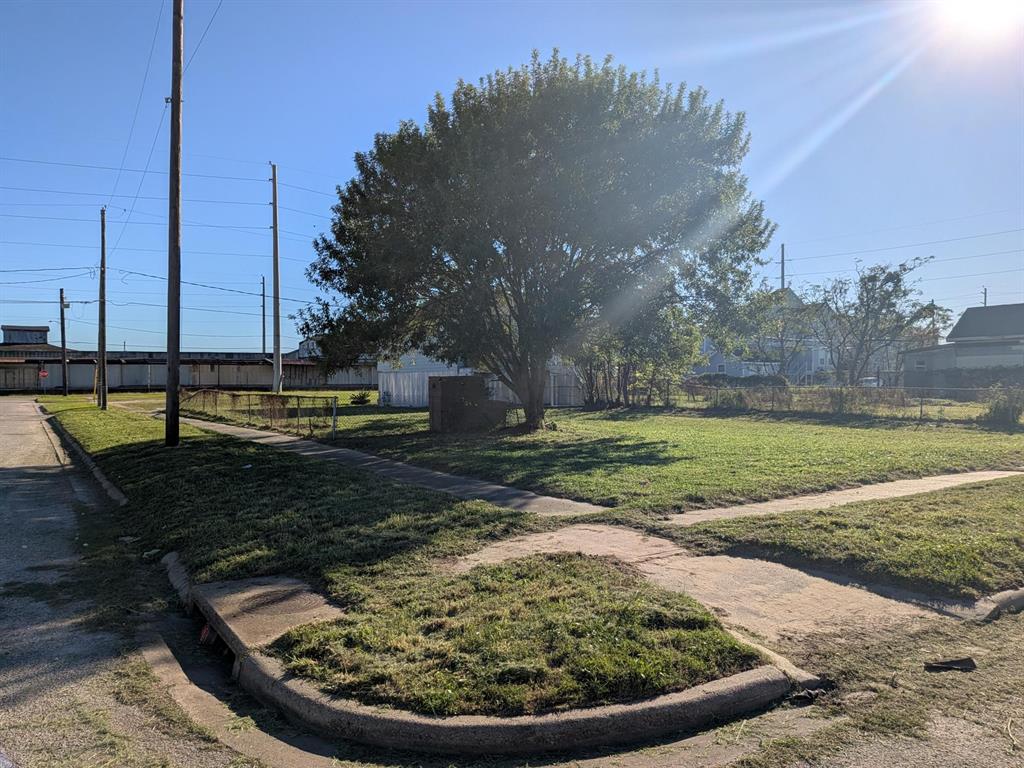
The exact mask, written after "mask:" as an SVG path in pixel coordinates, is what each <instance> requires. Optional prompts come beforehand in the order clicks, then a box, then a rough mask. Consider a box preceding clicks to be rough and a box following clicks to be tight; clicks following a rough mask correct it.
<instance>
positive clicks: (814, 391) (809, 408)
mask: <svg viewBox="0 0 1024 768" xmlns="http://www.w3.org/2000/svg"><path fill="white" fill-rule="evenodd" d="M1007 397H1010V398H1013V397H1016V398H1017V399H1021V398H1024V392H1022V391H1021V390H1016V389H998V388H995V389H964V388H955V389H951V388H942V389H924V388H912V387H857V386H803V385H801V386H757V387H741V386H737V387H727V386H718V387H716V386H710V385H706V384H697V383H689V382H683V383H682V384H666V385H665V386H664V387H663V388H661V391H659V392H658V394H657V399H656V400H655V402H658V401H660V403H658V404H660V405H669V406H672V407H675V408H684V409H685V408H698V409H699V408H707V409H718V410H723V411H725V410H734V411H755V412H769V413H792V414H828V415H832V416H848V415H849V416H854V415H862V416H874V417H881V418H895V419H913V420H919V421H959V422H971V421H977V420H979V419H981V418H984V417H985V416H986V414H987V413H988V412H989V408H990V405H991V404H992V403H993V402H994V400H995V399H996V398H1007Z"/></svg>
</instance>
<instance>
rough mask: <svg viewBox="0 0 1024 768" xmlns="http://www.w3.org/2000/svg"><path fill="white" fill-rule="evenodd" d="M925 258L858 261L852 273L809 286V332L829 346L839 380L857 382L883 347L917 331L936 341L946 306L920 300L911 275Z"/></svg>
mask: <svg viewBox="0 0 1024 768" xmlns="http://www.w3.org/2000/svg"><path fill="white" fill-rule="evenodd" d="M928 261H929V259H914V260H912V261H908V262H904V263H901V264H897V265H895V266H893V265H889V264H876V265H873V266H870V267H862V268H858V270H857V276H856V278H838V279H834V280H830V281H828V282H826V283H823V284H821V285H818V286H814V287H813V288H812V289H811V294H810V295H811V299H812V301H813V302H814V304H815V306H816V311H815V315H814V320H813V323H812V327H813V334H814V336H815V338H816V339H817V340H818V341H819V342H820V343H821V344H822V345H823V346H824V347H825V348H826V349H827V350H828V353H829V357H830V359H831V363H832V367H833V368H834V369H835V372H836V377H837V379H838V380H839V381H842V382H844V383H847V384H856V383H857V382H858V381H860V379H861V378H863V377H864V376H866V375H867V374H868V373H870V372H871V371H870V367H869V366H871V365H873V364H876V361H877V360H878V356H879V355H880V354H881V353H883V352H885V351H886V350H898V349H900V348H901V347H903V346H914V344H915V343H919V340H920V339H921V338H922V337H925V338H931V339H934V341H935V342H937V341H938V336H939V333H940V332H941V330H942V327H941V326H942V324H948V322H949V317H950V313H949V310H948V309H945V308H944V307H940V306H938V305H937V304H935V302H929V303H927V304H926V303H922V302H921V301H920V300H919V299H918V296H920V291H919V290H918V289H917V287H916V285H915V284H914V282H913V280H912V279H911V275H912V273H913V272H914V270H916V269H917V268H918V267H920V266H921V265H923V264H925V263H927V262H928ZM907 342H910V343H907Z"/></svg>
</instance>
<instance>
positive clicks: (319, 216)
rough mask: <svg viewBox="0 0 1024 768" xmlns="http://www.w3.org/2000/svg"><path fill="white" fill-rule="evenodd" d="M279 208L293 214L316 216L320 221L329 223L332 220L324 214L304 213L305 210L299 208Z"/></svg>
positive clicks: (283, 206)
mask: <svg viewBox="0 0 1024 768" xmlns="http://www.w3.org/2000/svg"><path fill="white" fill-rule="evenodd" d="M277 207H278V208H280V209H281V210H282V211H291V212H293V213H304V214H306V215H307V216H316V217H317V218H318V219H327V220H328V221H330V218H331V217H330V216H324V215H323V214H322V213H313V212H312V211H303V210H301V209H299V208H289V207H288V206H286V205H279V206H277ZM281 231H282V232H283V231H284V230H281Z"/></svg>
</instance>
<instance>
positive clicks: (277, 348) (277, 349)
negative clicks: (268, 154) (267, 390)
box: [270, 163, 282, 393]
mask: <svg viewBox="0 0 1024 768" xmlns="http://www.w3.org/2000/svg"><path fill="white" fill-rule="evenodd" d="M270 182H271V184H272V185H273V188H274V189H273V195H274V196H273V202H272V205H273V206H274V392H277V393H280V392H281V373H282V371H281V259H280V256H279V253H278V245H277V166H276V165H275V164H274V163H271V164H270Z"/></svg>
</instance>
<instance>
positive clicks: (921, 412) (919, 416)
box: [918, 392, 924, 421]
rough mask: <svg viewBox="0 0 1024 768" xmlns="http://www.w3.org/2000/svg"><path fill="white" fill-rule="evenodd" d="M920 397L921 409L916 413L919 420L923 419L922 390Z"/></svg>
mask: <svg viewBox="0 0 1024 768" xmlns="http://www.w3.org/2000/svg"><path fill="white" fill-rule="evenodd" d="M920 398H921V410H920V412H919V413H918V420H919V421H924V392H922V393H921V394H920Z"/></svg>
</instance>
